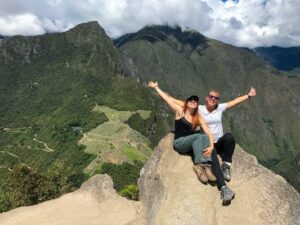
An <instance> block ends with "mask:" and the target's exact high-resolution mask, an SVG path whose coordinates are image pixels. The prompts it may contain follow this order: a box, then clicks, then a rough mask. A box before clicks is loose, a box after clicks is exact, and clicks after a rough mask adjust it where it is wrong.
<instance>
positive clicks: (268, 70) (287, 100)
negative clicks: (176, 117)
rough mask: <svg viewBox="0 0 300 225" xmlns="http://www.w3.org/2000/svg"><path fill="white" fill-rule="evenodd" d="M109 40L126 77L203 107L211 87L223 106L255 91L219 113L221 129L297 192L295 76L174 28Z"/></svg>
mask: <svg viewBox="0 0 300 225" xmlns="http://www.w3.org/2000/svg"><path fill="white" fill-rule="evenodd" d="M114 42H115V44H116V46H117V47H118V48H119V49H120V51H122V52H123V55H124V59H125V60H123V61H124V63H125V64H126V65H127V67H133V66H132V65H134V70H133V71H135V72H134V73H133V74H132V76H136V77H138V79H139V80H141V81H147V80H157V81H158V82H159V84H160V86H161V87H162V89H163V90H166V91H167V92H169V93H170V94H172V95H173V96H175V97H177V98H184V97H185V96H188V95H190V94H198V95H199V96H200V99H201V98H202V99H203V103H204V97H205V96H206V95H207V93H208V91H209V90H210V89H211V88H213V89H217V90H219V91H220V92H221V100H220V101H221V102H227V101H229V100H231V99H234V98H235V97H237V96H239V95H244V94H247V93H248V91H249V89H250V87H251V86H253V87H255V88H256V90H257V96H256V97H255V98H253V99H250V100H249V101H248V102H245V103H242V104H241V105H239V106H237V107H236V108H234V109H231V110H228V112H226V113H225V115H226V117H225V121H224V123H225V130H226V131H231V132H233V133H234V135H235V137H236V139H237V142H238V143H239V144H241V145H242V147H243V148H244V149H246V150H247V151H248V152H250V153H252V154H254V155H256V156H257V157H258V159H259V160H260V162H261V163H263V164H264V165H266V166H267V167H269V168H271V169H273V170H274V171H276V172H279V173H280V174H282V175H284V176H285V177H286V178H287V179H288V180H289V181H290V182H291V183H292V184H293V185H295V186H296V187H298V190H299V188H300V186H299V185H300V176H299V175H300V174H299V162H298V161H297V160H299V149H300V142H299V137H300V136H299V132H298V131H299V129H300V120H299V119H300V98H299V94H298V93H299V91H300V79H299V78H297V77H293V78H291V77H290V76H288V75H286V74H284V73H281V72H279V71H278V70H276V69H275V68H273V67H271V66H269V65H268V64H266V63H265V62H264V61H263V60H261V59H260V58H259V57H257V56H256V55H255V53H253V52H252V51H251V50H248V49H244V48H237V47H233V46H230V45H227V44H224V43H221V42H219V41H215V40H211V39H208V38H206V37H204V36H203V35H201V34H199V33H198V32H195V31H191V30H187V31H182V30H181V28H179V27H177V28H170V27H166V26H150V27H146V28H144V29H142V30H140V31H139V32H137V33H133V34H128V35H125V36H122V37H120V38H118V39H117V40H115V41H114ZM128 57H129V58H130V59H131V60H128ZM297 162H298V163H297Z"/></svg>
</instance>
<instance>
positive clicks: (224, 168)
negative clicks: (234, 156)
mask: <svg viewBox="0 0 300 225" xmlns="http://www.w3.org/2000/svg"><path fill="white" fill-rule="evenodd" d="M221 170H222V172H223V177H224V180H226V181H230V179H231V173H230V166H229V165H228V164H227V163H226V162H223V163H222V165H221Z"/></svg>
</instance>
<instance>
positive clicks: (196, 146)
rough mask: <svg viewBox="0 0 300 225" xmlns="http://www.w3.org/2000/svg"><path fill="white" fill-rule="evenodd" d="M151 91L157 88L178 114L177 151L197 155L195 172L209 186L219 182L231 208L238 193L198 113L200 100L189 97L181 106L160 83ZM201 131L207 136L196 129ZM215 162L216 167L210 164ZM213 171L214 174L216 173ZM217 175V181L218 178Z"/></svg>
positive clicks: (176, 126)
mask: <svg viewBox="0 0 300 225" xmlns="http://www.w3.org/2000/svg"><path fill="white" fill-rule="evenodd" d="M148 87H151V88H154V89H155V90H156V91H157V93H158V94H159V96H160V97H161V98H162V99H163V100H164V101H165V102H166V103H167V104H168V105H169V106H170V107H171V108H172V109H173V110H174V111H175V113H176V117H175V131H174V134H175V138H174V143H173V147H174V149H175V150H176V151H177V152H180V153H187V152H190V151H192V152H193V153H194V164H195V165H194V167H193V169H194V171H195V173H196V174H197V177H198V179H199V180H200V181H201V182H203V183H206V182H207V181H208V180H212V181H213V180H216V177H217V186H218V188H219V190H220V191H221V199H222V200H223V204H224V205H227V204H230V202H231V200H232V199H233V198H234V196H235V193H234V192H233V191H232V190H231V189H230V188H229V187H228V186H227V185H226V183H225V181H224V177H223V174H222V171H221V168H220V164H219V160H218V157H217V154H216V151H215V150H213V149H214V143H213V137H212V135H211V133H210V131H209V129H208V127H207V125H206V124H205V122H204V120H203V119H202V117H201V116H200V115H199V113H198V101H199V99H198V97H197V96H190V97H188V98H187V99H186V100H185V102H184V104H177V103H176V102H174V101H173V100H174V99H173V98H172V97H171V96H169V95H167V94H166V93H164V92H163V91H162V90H160V89H159V87H158V83H157V82H152V81H150V82H149V83H148ZM197 127H200V128H201V129H202V130H203V131H204V133H205V134H201V133H200V132H199V130H197V129H196V128H197ZM211 160H212V166H211V164H210V162H211ZM212 170H213V172H214V173H212ZM214 175H216V177H215V176H214Z"/></svg>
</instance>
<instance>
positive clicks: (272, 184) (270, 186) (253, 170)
mask: <svg viewBox="0 0 300 225" xmlns="http://www.w3.org/2000/svg"><path fill="white" fill-rule="evenodd" d="M172 141H173V135H172V134H169V135H167V136H166V137H165V138H164V139H162V140H161V141H160V143H159V145H158V147H156V149H155V150H154V153H153V155H152V156H151V158H150V159H149V160H148V161H147V163H146V165H145V167H144V169H143V170H142V173H141V178H140V180H139V187H140V201H141V203H142V205H143V213H144V217H145V219H146V223H147V225H195V224H197V225H201V224H207V225H211V224H214V225H227V224H228V225H235V224H237V225H238V224H243V225H246V224H249V225H250V224H272V225H273V224H285V225H286V224H291V225H292V224H293V225H295V224H300V195H299V193H298V192H297V191H296V190H295V189H294V188H293V187H291V186H290V185H289V184H288V183H287V182H286V180H284V179H283V178H282V177H280V176H279V175H276V174H274V173H273V172H272V171H270V170H268V169H266V168H265V167H263V166H261V165H260V164H258V162H257V160H256V158H255V157H254V156H252V155H250V154H248V153H246V152H245V151H244V150H242V149H241V148H240V147H239V146H237V147H236V149H235V154H234V158H233V165H232V181H231V182H229V183H228V186H230V187H231V188H232V189H233V190H234V191H235V193H236V197H235V199H234V200H233V201H232V203H231V205H229V206H226V207H225V206H222V204H221V200H220V192H219V191H218V189H217V187H212V186H211V185H203V184H201V183H200V182H199V181H198V180H197V178H196V176H195V174H194V171H193V169H192V166H193V164H192V161H191V157H189V156H184V155H179V154H178V153H177V152H175V151H174V150H173V148H172Z"/></svg>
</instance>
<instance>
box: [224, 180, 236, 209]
mask: <svg viewBox="0 0 300 225" xmlns="http://www.w3.org/2000/svg"><path fill="white" fill-rule="evenodd" d="M234 196H235V193H234V192H233V191H232V190H231V189H230V188H229V187H227V186H225V185H224V186H223V187H222V188H221V199H222V201H223V205H228V204H230V202H231V200H232V199H234Z"/></svg>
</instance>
